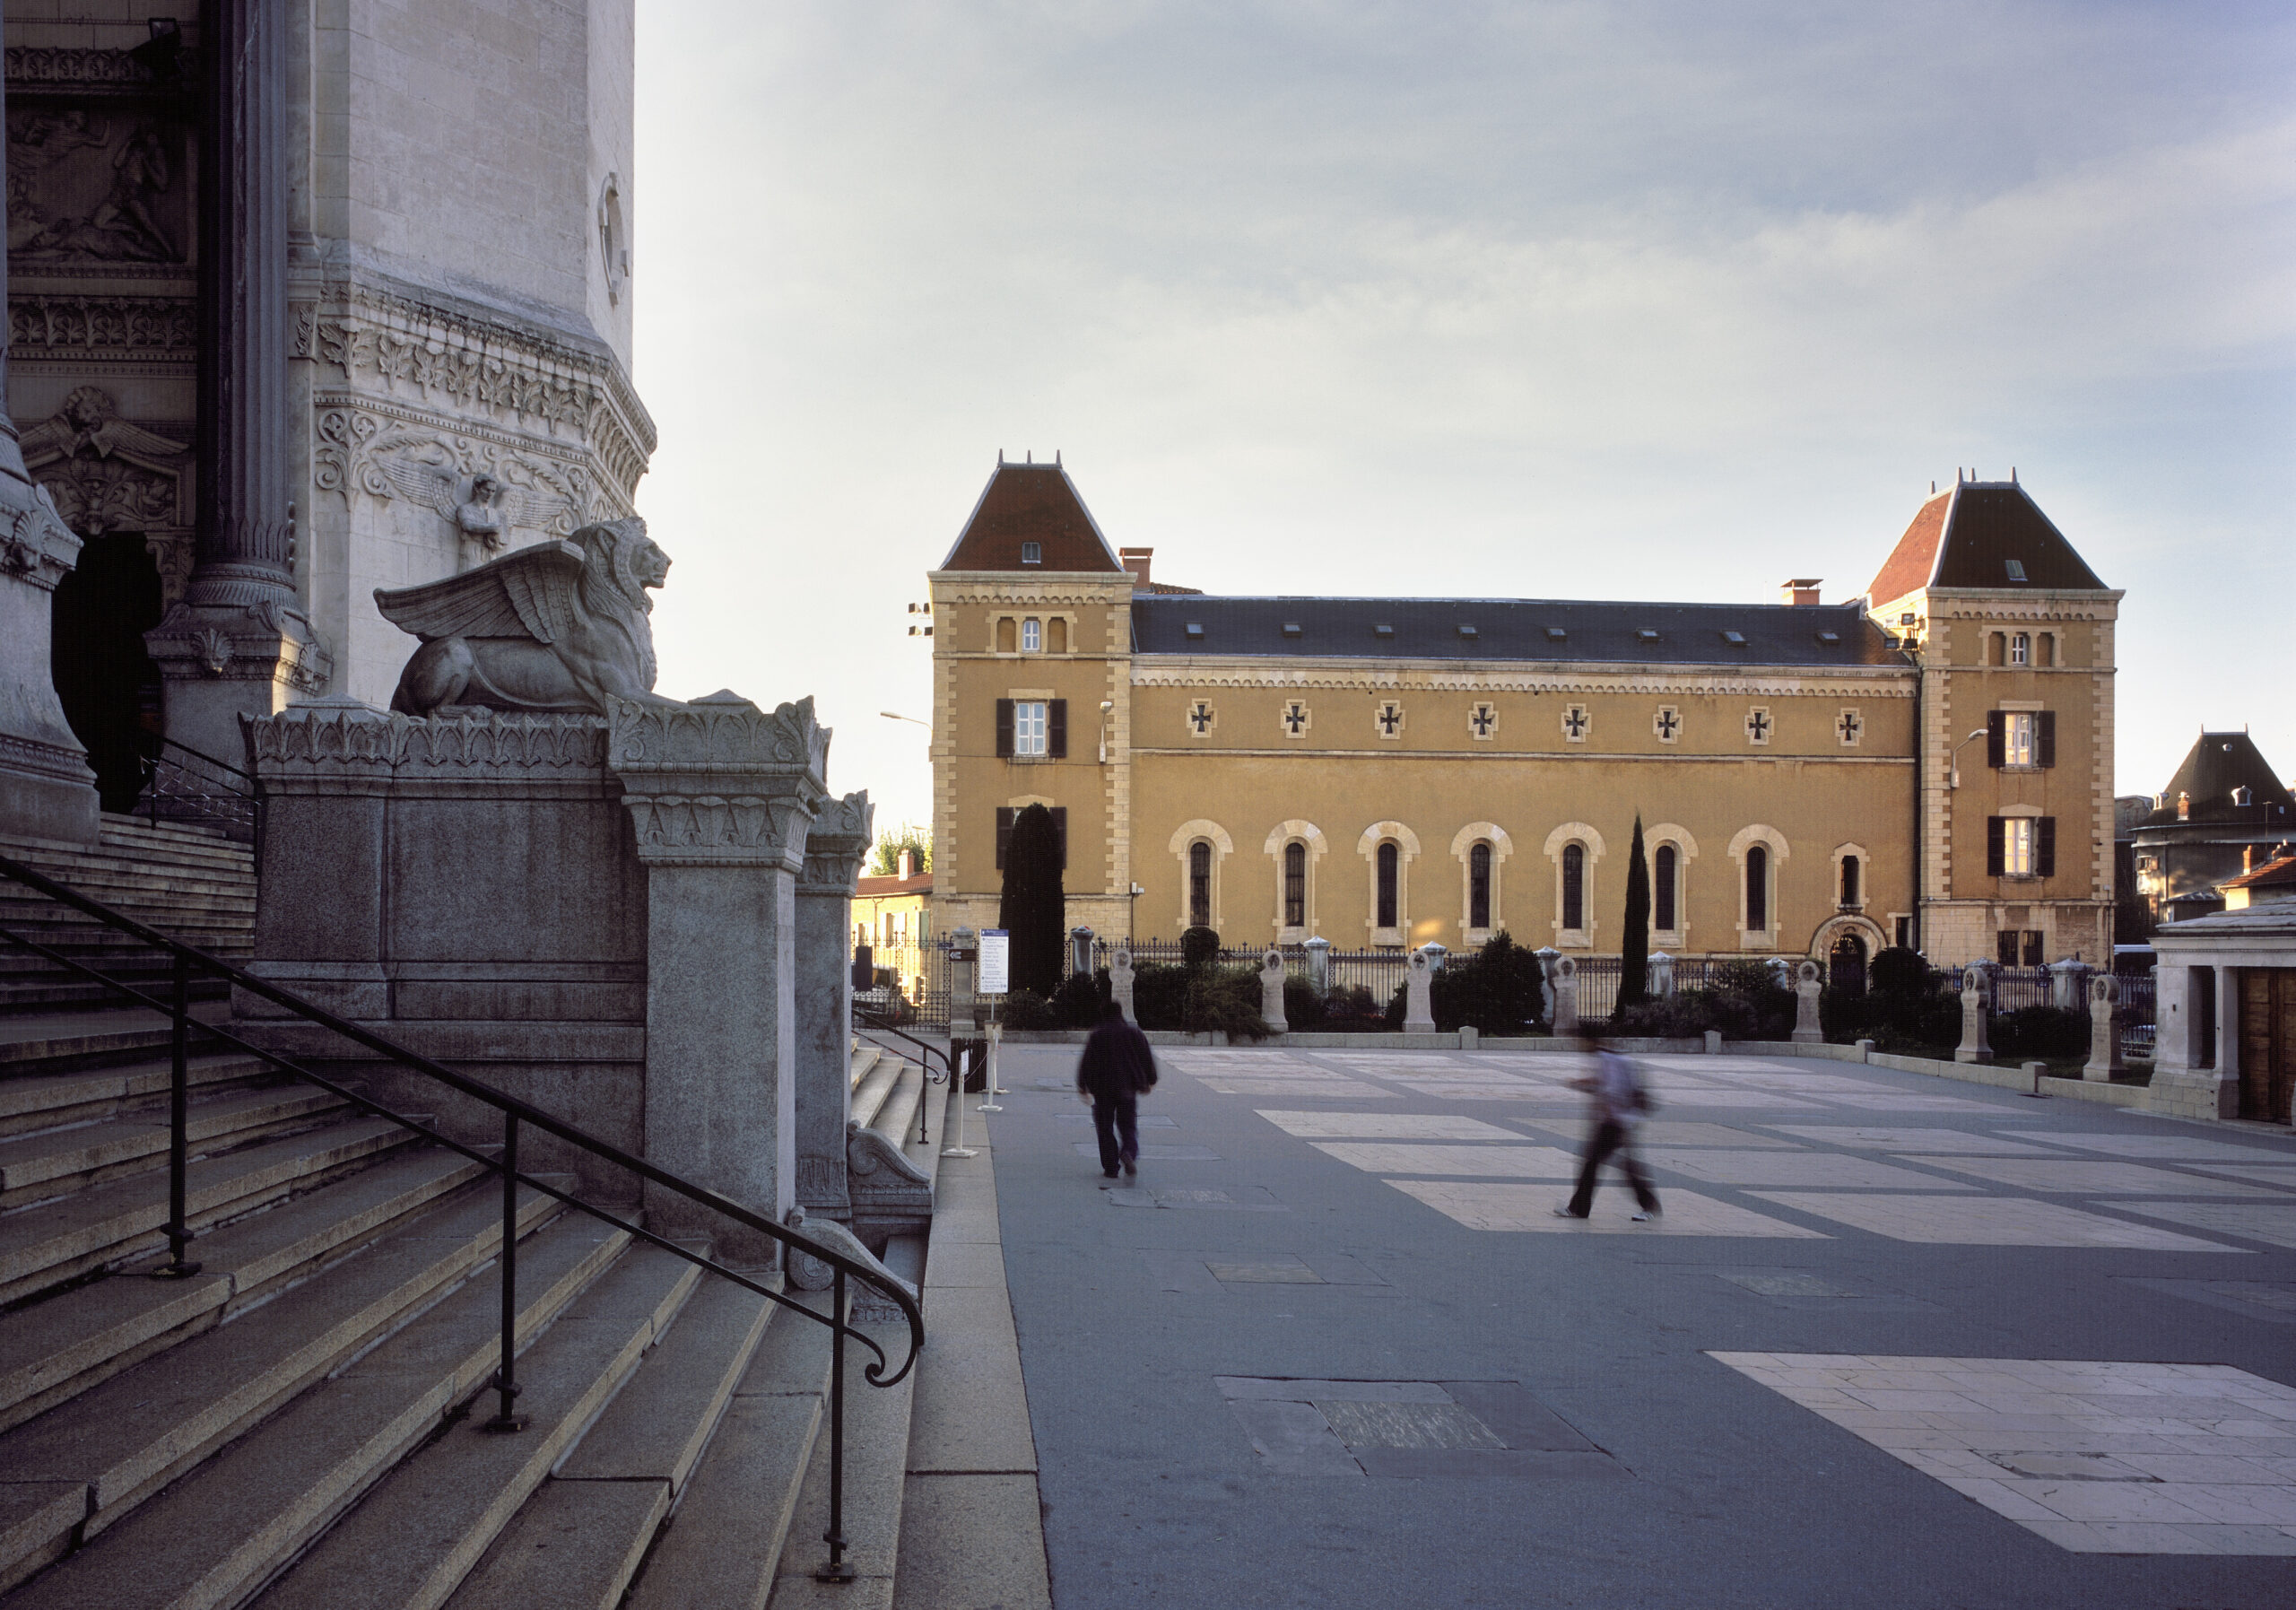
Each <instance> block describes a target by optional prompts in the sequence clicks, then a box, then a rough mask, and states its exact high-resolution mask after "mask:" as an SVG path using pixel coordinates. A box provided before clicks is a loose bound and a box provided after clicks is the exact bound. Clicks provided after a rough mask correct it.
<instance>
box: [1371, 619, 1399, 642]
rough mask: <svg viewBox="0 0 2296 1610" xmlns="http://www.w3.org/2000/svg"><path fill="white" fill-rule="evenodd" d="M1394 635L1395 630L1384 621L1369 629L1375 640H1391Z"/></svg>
mask: <svg viewBox="0 0 2296 1610" xmlns="http://www.w3.org/2000/svg"><path fill="white" fill-rule="evenodd" d="M1395 634H1396V629H1395V628H1394V627H1392V626H1390V625H1388V624H1387V622H1384V621H1382V622H1379V623H1378V624H1377V625H1375V626H1373V627H1372V628H1371V635H1372V636H1373V637H1375V638H1391V637H1393V636H1395Z"/></svg>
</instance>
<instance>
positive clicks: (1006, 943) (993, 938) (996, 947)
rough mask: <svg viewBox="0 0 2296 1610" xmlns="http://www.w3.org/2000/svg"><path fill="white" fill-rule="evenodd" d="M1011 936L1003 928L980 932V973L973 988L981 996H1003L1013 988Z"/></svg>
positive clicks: (986, 929) (984, 929)
mask: <svg viewBox="0 0 2296 1610" xmlns="http://www.w3.org/2000/svg"><path fill="white" fill-rule="evenodd" d="M1012 977H1013V936H1012V935H1011V934H1010V933H1009V932H1007V931H1006V930H1005V929H1003V928H983V929H981V931H980V972H979V976H978V982H977V983H975V985H974V986H973V988H975V989H976V990H977V991H978V993H979V994H982V995H1003V994H1005V992H1006V991H1007V990H1009V989H1011V988H1013V985H1012Z"/></svg>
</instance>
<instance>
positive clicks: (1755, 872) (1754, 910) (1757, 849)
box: [1746, 844, 1770, 934]
mask: <svg viewBox="0 0 2296 1610" xmlns="http://www.w3.org/2000/svg"><path fill="white" fill-rule="evenodd" d="M1769 928H1770V851H1769V850H1768V849H1765V848H1764V847H1763V846H1761V845H1759V844H1750V845H1748V846H1747V847H1746V931H1747V932H1748V933H1750V934H1760V933H1766V932H1768V931H1769Z"/></svg>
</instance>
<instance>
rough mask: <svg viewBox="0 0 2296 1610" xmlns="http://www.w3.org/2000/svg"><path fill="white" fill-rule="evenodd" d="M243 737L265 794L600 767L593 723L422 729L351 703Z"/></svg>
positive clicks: (532, 721) (544, 775)
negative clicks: (317, 786)
mask: <svg viewBox="0 0 2296 1610" xmlns="http://www.w3.org/2000/svg"><path fill="white" fill-rule="evenodd" d="M244 727H245V729H246V732H247V738H248V758H249V759H250V760H251V761H253V762H254V769H255V773H256V776H257V778H258V779H261V780H262V781H263V782H264V783H265V786H266V787H274V788H294V787H296V786H297V785H299V784H309V783H315V782H321V783H327V782H343V781H345V780H350V779H365V780H367V781H369V782H371V783H376V784H380V783H382V782H386V781H388V780H391V779H399V780H402V781H407V782H421V783H431V782H445V783H450V784H457V783H462V782H468V781H474V780H483V781H510V780H520V779H522V780H526V781H529V782H531V781H533V780H535V779H550V780H562V779H566V778H568V777H569V776H570V775H576V774H578V773H580V772H582V771H585V770H587V771H589V772H591V773H593V774H594V775H595V774H596V772H597V771H599V770H602V769H603V767H604V761H605V749H606V724H605V723H604V721H602V720H600V719H599V718H597V717H596V716H499V715H492V714H487V715H481V716H475V717H465V718H456V719H448V718H433V719H430V720H424V719H422V718H416V717H412V716H402V715H397V714H395V713H391V712H387V711H384V710H379V709H376V708H375V707H374V706H373V705H370V704H361V702H360V701H357V700H355V699H317V700H313V701H310V702H309V703H305V704H298V705H294V706H291V708H289V709H285V710H283V711H282V712H280V713H279V714H278V715H275V716H264V717H259V718H248V720H247V721H246V722H245V723H244Z"/></svg>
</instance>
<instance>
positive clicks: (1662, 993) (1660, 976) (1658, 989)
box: [1650, 951, 1674, 1001]
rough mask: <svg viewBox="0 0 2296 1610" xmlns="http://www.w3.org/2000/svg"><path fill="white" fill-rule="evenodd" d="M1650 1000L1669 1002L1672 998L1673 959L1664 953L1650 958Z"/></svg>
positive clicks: (1655, 954) (1660, 952)
mask: <svg viewBox="0 0 2296 1610" xmlns="http://www.w3.org/2000/svg"><path fill="white" fill-rule="evenodd" d="M1650 998H1651V999H1652V1000H1654V1001H1670V1000H1672V999H1674V958H1673V957H1672V956H1669V955H1668V954H1666V953H1665V952H1664V951H1658V952H1657V953H1654V954H1653V955H1652V956H1651V958H1650Z"/></svg>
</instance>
